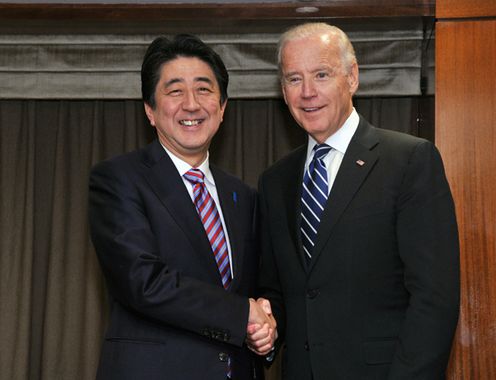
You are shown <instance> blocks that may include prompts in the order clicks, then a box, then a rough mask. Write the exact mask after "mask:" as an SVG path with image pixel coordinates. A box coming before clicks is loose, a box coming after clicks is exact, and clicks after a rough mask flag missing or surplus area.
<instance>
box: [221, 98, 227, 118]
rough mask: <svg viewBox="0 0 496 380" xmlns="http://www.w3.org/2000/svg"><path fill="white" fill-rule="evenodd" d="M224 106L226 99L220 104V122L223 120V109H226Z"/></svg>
mask: <svg viewBox="0 0 496 380" xmlns="http://www.w3.org/2000/svg"><path fill="white" fill-rule="evenodd" d="M226 106H227V99H226V100H224V104H221V105H220V122H221V123H222V121H223V120H224V111H225V110H226Z"/></svg>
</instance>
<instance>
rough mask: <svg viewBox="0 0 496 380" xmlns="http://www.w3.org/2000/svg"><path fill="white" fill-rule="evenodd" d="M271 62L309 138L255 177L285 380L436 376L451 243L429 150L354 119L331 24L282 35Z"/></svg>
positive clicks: (353, 76)
mask: <svg viewBox="0 0 496 380" xmlns="http://www.w3.org/2000/svg"><path fill="white" fill-rule="evenodd" d="M279 65H280V66H279V67H280V75H281V83H282V91H283V94H284V99H285V101H286V103H287V104H288V107H289V109H290V111H291V113H292V115H293V117H294V118H295V120H296V121H297V122H298V124H299V125H300V126H301V127H302V128H303V129H305V131H306V132H307V133H308V143H307V144H305V146H302V147H300V148H298V149H297V150H295V151H294V152H292V153H290V154H289V155H288V156H287V157H285V158H283V159H282V160H281V161H279V162H277V163H276V164H275V165H274V166H272V167H271V168H269V169H268V170H267V171H266V172H264V173H263V175H262V176H261V178H260V184H259V186H260V187H259V192H260V198H261V200H260V208H261V218H262V222H261V233H262V237H261V238H262V243H263V249H262V254H261V255H262V257H261V274H260V286H261V289H260V290H261V296H263V297H265V298H267V299H269V300H270V302H271V306H272V312H273V314H274V316H275V318H276V320H277V322H278V333H279V339H278V341H277V342H278V343H279V341H280V342H281V343H285V347H284V348H283V349H282V351H283V352H282V354H283V378H284V379H295V380H311V379H313V380H329V379H332V380H345V379H346V380H360V379H377V380H378V379H384V380H385V379H389V380H401V379H412V380H413V379H418V380H430V379H432V380H434V379H436V380H439V379H443V378H444V376H445V370H446V366H447V363H448V358H449V354H450V348H451V343H452V339H453V335H454V332H455V328H456V325H457V320H458V311H459V247H458V236H457V226H456V219H455V213H454V206H453V200H452V197H451V193H450V190H449V186H448V183H447V180H446V178H445V173H444V169H443V165H442V161H441V158H440V155H439V153H438V151H437V149H436V148H435V147H434V146H433V144H431V143H430V142H428V141H425V140H423V139H419V138H415V137H412V136H409V135H405V134H400V133H397V132H392V131H387V130H381V129H377V128H375V127H373V126H372V125H370V124H369V123H368V122H367V121H366V120H365V119H364V118H363V117H361V116H359V115H358V114H357V112H356V111H355V109H354V108H353V104H352V96H353V94H354V93H355V91H356V89H357V87H358V67H357V62H356V58H355V54H354V51H353V47H352V45H351V43H350V42H349V40H348V38H347V36H346V35H345V34H344V33H343V32H342V31H341V30H340V29H338V28H335V27H332V26H330V25H327V24H322V23H311V24H304V25H301V26H298V27H295V28H293V29H291V30H289V31H288V32H286V33H285V34H284V35H283V36H282V38H281V40H280V44H279ZM258 338H259V337H258V336H257V330H256V328H254V329H253V330H252V331H251V336H250V338H249V341H250V345H251V348H252V349H253V350H254V351H257V352H259V353H260V354H265V353H266V351H265V350H260V349H259V347H262V346H265V345H266V343H267V342H266V340H264V339H265V338H263V339H260V340H259V339H258ZM259 342H262V343H259ZM276 346H278V344H276ZM270 356H271V355H269V357H270Z"/></svg>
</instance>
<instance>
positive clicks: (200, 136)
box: [145, 57, 227, 166]
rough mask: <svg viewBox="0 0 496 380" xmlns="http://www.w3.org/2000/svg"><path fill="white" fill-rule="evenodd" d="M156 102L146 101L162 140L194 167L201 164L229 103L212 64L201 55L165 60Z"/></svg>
mask: <svg viewBox="0 0 496 380" xmlns="http://www.w3.org/2000/svg"><path fill="white" fill-rule="evenodd" d="M155 99H156V105H155V107H154V108H152V107H151V106H150V105H148V104H147V103H145V112H146V115H147V117H148V119H149V120H150V124H151V125H152V126H154V127H155V128H156V129H157V134H158V138H159V140H160V142H161V143H162V144H163V145H164V146H165V147H166V148H167V149H168V150H170V151H171V152H172V153H173V154H174V155H176V156H177V157H179V158H181V159H182V160H184V161H186V162H187V163H189V164H190V165H191V166H198V165H199V164H201V163H202V162H203V161H204V160H205V158H206V155H207V151H208V148H209V146H210V141H211V140H212V137H214V135H215V133H216V132H217V130H218V129H219V125H220V123H221V122H222V117H223V115H224V110H225V107H226V103H227V102H224V104H221V102H220V90H219V85H218V83H217V81H216V79H215V75H214V73H213V71H212V69H211V68H210V66H209V65H208V64H207V63H205V62H203V61H202V60H200V59H198V58H192V57H178V58H176V59H173V60H171V61H169V62H167V63H165V64H164V65H163V66H162V68H161V72H160V80H159V81H158V83H157V87H156V89H155Z"/></svg>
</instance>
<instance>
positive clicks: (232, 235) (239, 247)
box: [210, 165, 245, 290]
mask: <svg viewBox="0 0 496 380" xmlns="http://www.w3.org/2000/svg"><path fill="white" fill-rule="evenodd" d="M210 170H211V171H212V174H213V176H214V179H215V187H216V189H217V195H218V196H219V202H220V208H221V210H222V216H223V217H224V222H225V224H226V229H227V235H228V237H229V243H230V246H231V258H232V261H233V262H232V266H233V272H234V278H233V281H232V282H231V286H230V287H229V290H233V289H236V288H237V285H238V282H239V280H240V279H241V275H240V274H241V273H242V272H241V271H242V270H243V268H242V267H241V266H242V265H241V263H242V262H243V256H244V254H245V251H244V249H243V248H244V247H243V234H242V231H240V230H239V227H238V226H239V223H236V220H237V218H238V217H239V214H238V212H239V209H238V202H240V201H241V202H242V201H243V200H242V199H238V196H239V194H238V193H237V192H236V189H235V187H234V186H233V182H232V181H230V180H229V178H228V177H227V176H226V175H225V174H224V173H223V172H222V171H220V170H219V169H217V168H216V167H215V166H213V165H210ZM219 279H220V275H219Z"/></svg>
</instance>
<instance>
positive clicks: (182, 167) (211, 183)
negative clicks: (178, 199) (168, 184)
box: [162, 144, 234, 278]
mask: <svg viewBox="0 0 496 380" xmlns="http://www.w3.org/2000/svg"><path fill="white" fill-rule="evenodd" d="M162 147H163V148H164V150H165V151H166V152H167V154H168V155H169V157H170V159H171V160H172V162H173V163H174V166H175V167H176V169H177V171H178V173H179V175H180V176H181V179H182V180H183V183H184V186H186V190H188V194H189V196H190V198H191V201H192V202H193V203H194V195H193V184H192V183H191V182H189V181H188V180H187V179H186V178H184V177H183V175H184V174H186V172H188V171H189V170H190V169H192V167H191V165H190V164H188V163H187V162H185V161H183V160H181V159H180V158H179V157H177V156H175V155H174V153H172V152H171V151H170V150H168V149H167V148H166V147H165V146H164V145H163V144H162ZM209 157H210V155H209V153H208V152H207V158H205V161H203V162H202V163H201V165H199V166H198V167H196V168H194V169H199V170H201V171H202V173H203V174H204V175H205V186H206V187H207V190H208V192H209V193H210V196H211V197H212V198H213V200H214V201H215V205H216V206H217V211H218V212H219V216H220V221H221V223H222V228H223V229H224V236H225V238H226V243H227V252H228V253H229V265H230V267H231V277H232V278H234V271H233V261H232V254H231V243H230V242H229V234H228V232H227V228H226V223H225V221H224V215H223V214H222V207H221V206H220V201H219V195H218V194H217V187H216V186H215V180H214V176H213V175H212V172H211V171H210V165H209Z"/></svg>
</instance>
